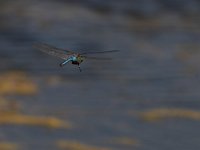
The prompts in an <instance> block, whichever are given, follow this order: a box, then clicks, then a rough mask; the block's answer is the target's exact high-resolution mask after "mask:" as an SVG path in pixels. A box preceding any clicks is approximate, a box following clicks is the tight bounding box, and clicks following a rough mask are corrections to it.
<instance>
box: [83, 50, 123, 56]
mask: <svg viewBox="0 0 200 150" xmlns="http://www.w3.org/2000/svg"><path fill="white" fill-rule="evenodd" d="M113 52H119V50H110V51H99V52H84V53H81V55H85V54H102V53H113Z"/></svg>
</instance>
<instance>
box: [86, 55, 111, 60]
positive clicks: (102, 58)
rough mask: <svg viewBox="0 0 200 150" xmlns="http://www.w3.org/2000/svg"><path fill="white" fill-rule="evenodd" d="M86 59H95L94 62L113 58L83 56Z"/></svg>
mask: <svg viewBox="0 0 200 150" xmlns="http://www.w3.org/2000/svg"><path fill="white" fill-rule="evenodd" d="M83 57H84V58H86V59H94V60H111V58H107V57H106V58H104V57H89V56H83Z"/></svg>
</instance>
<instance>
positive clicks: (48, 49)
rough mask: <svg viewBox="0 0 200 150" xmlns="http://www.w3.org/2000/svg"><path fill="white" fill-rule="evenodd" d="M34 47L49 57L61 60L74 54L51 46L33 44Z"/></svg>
mask: <svg viewBox="0 0 200 150" xmlns="http://www.w3.org/2000/svg"><path fill="white" fill-rule="evenodd" d="M34 47H35V48H37V49H39V50H41V51H42V52H44V53H47V54H49V55H52V56H56V57H59V58H62V59H67V58H68V57H69V55H72V54H74V52H72V51H70V50H63V49H59V48H56V47H54V46H51V45H49V44H45V43H37V44H34Z"/></svg>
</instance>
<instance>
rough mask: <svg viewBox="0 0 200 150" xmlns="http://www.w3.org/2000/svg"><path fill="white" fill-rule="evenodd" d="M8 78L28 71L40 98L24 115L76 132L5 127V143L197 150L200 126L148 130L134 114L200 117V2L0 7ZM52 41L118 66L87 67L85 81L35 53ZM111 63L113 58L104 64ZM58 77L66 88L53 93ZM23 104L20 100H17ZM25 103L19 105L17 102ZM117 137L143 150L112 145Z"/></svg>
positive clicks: (168, 124) (1, 59) (1, 62)
mask: <svg viewBox="0 0 200 150" xmlns="http://www.w3.org/2000/svg"><path fill="white" fill-rule="evenodd" d="M0 3H1V6H0V7H1V11H0V19H1V22H0V45H1V50H0V71H1V72H4V71H7V70H16V69H17V70H23V71H26V72H27V73H28V74H30V75H31V76H32V77H34V78H36V80H37V83H38V84H39V87H40V91H39V93H38V94H37V95H36V96H33V97H29V96H27V97H20V99H21V100H20V102H21V103H22V104H23V106H24V108H23V111H24V113H27V114H34V115H46V116H55V117H59V118H61V119H64V120H67V121H70V122H72V123H73V125H74V128H72V129H55V130H54V129H52V130H51V129H46V128H40V127H29V126H28V127H26V126H12V125H11V126H1V127H0V139H1V140H2V141H4V140H6V141H14V142H17V143H20V144H22V145H23V148H22V149H30V150H35V149H41V150H42V149H49V150H50V149H52V150H53V149H58V148H57V146H56V144H55V142H56V141H57V140H63V139H64V140H76V141H80V142H83V143H88V144H91V145H96V146H103V147H108V148H112V149H116V150H118V149H123V150H126V149H127V150H129V149H130V150H132V149H138V150H140V149H141V150H155V149H162V150H169V149H176V150H188V149H190V150H196V149H198V148H199V147H200V142H199V140H200V138H199V135H200V130H199V126H200V122H199V121H193V120H187V119H172V120H164V121H159V122H153V123H152V122H145V121H141V120H140V119H139V117H137V116H136V115H129V113H128V112H130V111H142V110H147V109H151V108H186V109H192V110H199V109H200V91H199V89H200V84H199V81H200V78H199V70H200V66H199V64H200V59H199V57H200V44H199V41H200V26H199V25H200V16H199V12H200V3H199V1H197V0H196V1H195V0H191V1H186V0H185V1H180V2H179V1H168V0H166V1H164V0H163V1H156V0H151V1H148V0H146V1H145V0H143V1H129V0H125V1H119V0H118V1H112V0H109V1H100V0H97V1H91V0H88V1H84V2H83V1H78V0H76V1H61V0H60V1H53V0H52V1H37V0H36V1H30V0H27V1H25V0H19V1H1V2H0ZM38 41H40V42H45V43H49V44H52V45H55V46H56V47H60V48H70V49H73V50H74V51H81V52H82V51H91V50H92V51H99V50H100V51H101V50H112V49H119V50H120V52H119V53H115V54H111V55H110V54H109V57H112V58H113V59H112V61H93V60H91V61H89V60H88V61H87V60H86V61H85V62H83V64H82V66H81V67H82V69H83V72H81V73H80V72H79V70H78V68H77V67H76V66H73V65H70V64H68V65H66V67H64V68H60V67H59V63H60V62H61V61H62V60H59V59H57V58H54V57H51V56H47V55H46V54H43V53H41V52H40V51H38V50H36V49H34V48H33V47H32V45H33V43H35V42H38ZM103 56H105V57H107V56H108V55H103ZM50 76H57V77H60V78H61V79H62V80H61V81H60V82H59V84H56V85H51V84H48V82H47V78H48V77H50ZM17 98H18V97H16V99H17ZM18 99H19V98H18ZM118 137H128V138H133V139H137V140H138V141H139V143H140V144H139V145H136V146H130V145H129V146H127V145H119V144H113V143H112V142H109V140H111V139H113V138H118Z"/></svg>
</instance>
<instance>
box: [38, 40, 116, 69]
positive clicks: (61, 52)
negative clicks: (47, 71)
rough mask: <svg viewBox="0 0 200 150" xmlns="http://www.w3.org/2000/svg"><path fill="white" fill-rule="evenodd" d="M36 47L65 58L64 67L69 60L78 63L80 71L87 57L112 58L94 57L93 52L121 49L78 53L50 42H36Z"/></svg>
mask: <svg viewBox="0 0 200 150" xmlns="http://www.w3.org/2000/svg"><path fill="white" fill-rule="evenodd" d="M34 47H35V48H37V49H39V50H40V51H42V52H44V53H47V54H49V55H52V56H56V57H58V58H61V59H63V60H64V62H62V63H60V67H63V66H64V65H66V64H67V63H68V62H71V63H72V64H73V65H77V66H78V68H79V70H80V72H81V67H80V64H81V63H82V62H83V61H84V60H85V59H95V60H110V58H103V57H92V56H89V55H91V54H102V53H113V52H118V51H119V50H110V51H98V52H83V53H77V52H74V51H71V50H68V49H61V48H57V47H54V46H52V45H49V44H45V43H37V44H34Z"/></svg>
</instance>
